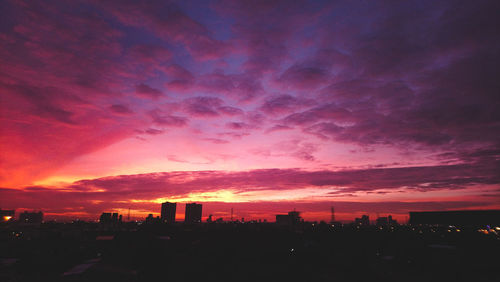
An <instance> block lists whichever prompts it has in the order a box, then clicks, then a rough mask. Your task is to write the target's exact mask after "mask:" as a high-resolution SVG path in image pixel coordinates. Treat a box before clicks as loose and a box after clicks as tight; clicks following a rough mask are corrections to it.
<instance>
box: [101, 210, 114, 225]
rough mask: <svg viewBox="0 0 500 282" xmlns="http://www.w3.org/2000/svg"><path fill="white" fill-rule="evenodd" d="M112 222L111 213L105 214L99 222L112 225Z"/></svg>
mask: <svg viewBox="0 0 500 282" xmlns="http://www.w3.org/2000/svg"><path fill="white" fill-rule="evenodd" d="M111 221H112V220H111V213H110V212H103V213H102V214H101V216H100V217H99V222H101V223H110V222H111Z"/></svg>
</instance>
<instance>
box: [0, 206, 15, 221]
mask: <svg viewBox="0 0 500 282" xmlns="http://www.w3.org/2000/svg"><path fill="white" fill-rule="evenodd" d="M15 215H16V211H15V210H2V209H0V222H7V221H11V220H14V217H15Z"/></svg>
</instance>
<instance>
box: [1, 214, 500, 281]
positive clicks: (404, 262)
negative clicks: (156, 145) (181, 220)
mask: <svg viewBox="0 0 500 282" xmlns="http://www.w3.org/2000/svg"><path fill="white" fill-rule="evenodd" d="M497 232H499V231H496V230H495V229H492V230H490V231H486V230H485V231H483V232H479V231H478V229H477V228H474V229H463V230H457V229H456V228H450V227H439V228H438V227H410V226H399V227H393V228H391V227H385V228H383V229H379V228H378V227H367V228H359V229H358V227H356V226H348V227H344V228H337V227H332V226H330V225H326V224H317V225H315V226H312V225H308V226H303V227H300V228H289V227H279V226H276V225H274V224H257V223H256V224H203V225H194V226H184V225H175V226H169V225H162V224H142V225H137V224H135V223H129V224H122V225H120V226H114V227H110V226H108V227H104V226H101V225H99V224H90V223H77V224H43V225H41V226H39V227H33V226H16V225H9V226H1V227H0V281H2V282H9V281H494V280H495V279H498V277H499V276H498V275H499V273H500V269H499V266H500V263H499V262H500V240H499V237H498V234H497ZM485 233H488V234H485Z"/></svg>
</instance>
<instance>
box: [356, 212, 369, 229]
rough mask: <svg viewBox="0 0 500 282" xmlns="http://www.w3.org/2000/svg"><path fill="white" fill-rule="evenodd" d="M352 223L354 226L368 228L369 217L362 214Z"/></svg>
mask: <svg viewBox="0 0 500 282" xmlns="http://www.w3.org/2000/svg"><path fill="white" fill-rule="evenodd" d="M354 223H355V224H356V225H361V226H368V225H370V217H369V216H367V215H365V214H364V215H362V216H361V217H356V219H355V220H354Z"/></svg>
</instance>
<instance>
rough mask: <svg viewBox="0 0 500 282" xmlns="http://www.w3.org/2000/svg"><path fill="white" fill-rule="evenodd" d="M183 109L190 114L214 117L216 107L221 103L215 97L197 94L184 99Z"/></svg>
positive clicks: (221, 102)
mask: <svg viewBox="0 0 500 282" xmlns="http://www.w3.org/2000/svg"><path fill="white" fill-rule="evenodd" d="M183 103H184V109H185V111H186V112H187V113H188V114H190V115H191V116H198V117H215V116H218V115H219V113H218V112H217V108H218V107H220V106H221V105H222V104H223V101H222V99H220V98H217V97H208V96H199V97H193V98H188V99H185V100H184V102H183Z"/></svg>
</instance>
